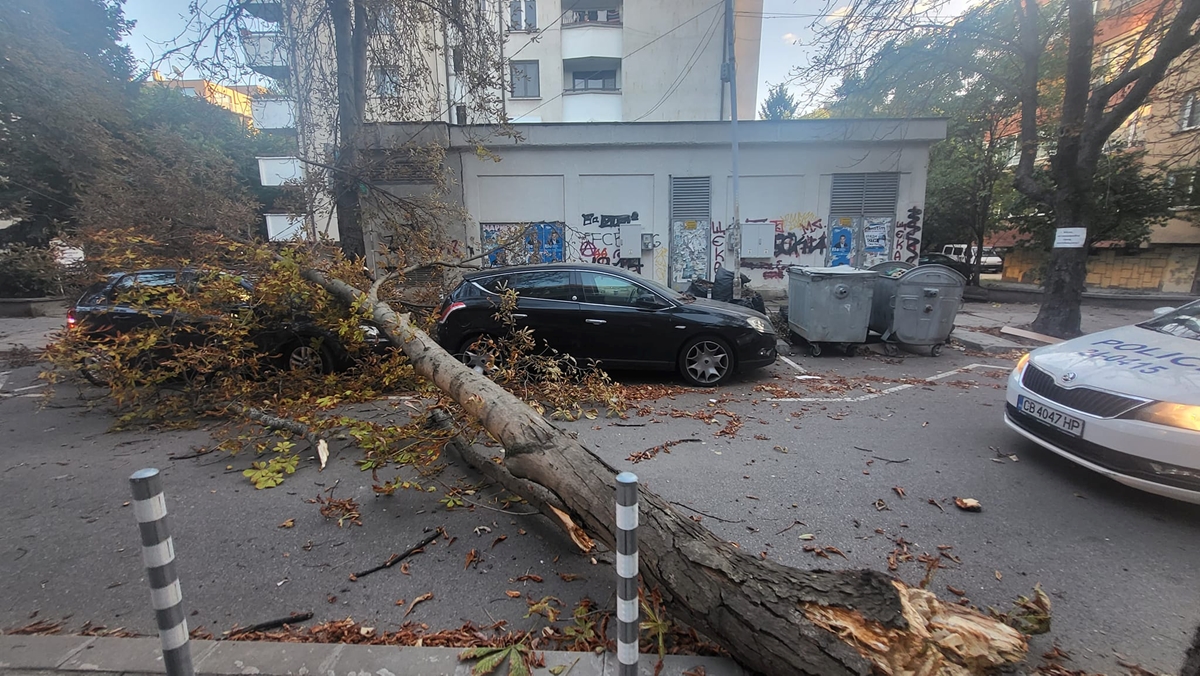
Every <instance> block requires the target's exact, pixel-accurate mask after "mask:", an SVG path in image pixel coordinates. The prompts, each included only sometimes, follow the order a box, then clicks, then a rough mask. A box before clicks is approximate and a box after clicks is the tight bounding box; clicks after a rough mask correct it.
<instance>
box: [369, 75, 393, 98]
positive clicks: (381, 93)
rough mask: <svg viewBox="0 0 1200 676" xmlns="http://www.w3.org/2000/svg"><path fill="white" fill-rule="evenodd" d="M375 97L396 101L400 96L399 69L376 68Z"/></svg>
mask: <svg viewBox="0 0 1200 676" xmlns="http://www.w3.org/2000/svg"><path fill="white" fill-rule="evenodd" d="M372 72H373V73H374V78H373V79H374V80H375V95H376V96H378V97H379V98H381V99H394V98H396V97H397V96H399V95H400V70H399V69H397V68H375V69H373V71H372Z"/></svg>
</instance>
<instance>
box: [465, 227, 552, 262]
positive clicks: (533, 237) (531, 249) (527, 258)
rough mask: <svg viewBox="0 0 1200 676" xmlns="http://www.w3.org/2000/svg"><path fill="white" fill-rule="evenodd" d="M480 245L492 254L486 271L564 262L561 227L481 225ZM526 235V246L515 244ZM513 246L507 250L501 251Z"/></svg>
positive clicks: (487, 259) (486, 260)
mask: <svg viewBox="0 0 1200 676" xmlns="http://www.w3.org/2000/svg"><path fill="white" fill-rule="evenodd" d="M479 231H480V242H481V244H482V246H483V249H484V251H489V252H490V253H489V254H488V255H487V256H486V257H485V259H484V267H489V268H500V267H505V266H508V265H526V264H530V263H556V262H560V261H562V260H563V254H564V244H563V242H564V239H563V236H564V232H563V224H562V223H531V224H525V223H480V224H479ZM522 231H525V236H524V237H525V242H524V246H522V245H521V244H520V243H519V242H513V240H514V238H519V237H520V236H521V232H522ZM509 242H513V244H512V245H511V246H508V247H506V248H498V247H501V246H503V245H504V244H506V243H509Z"/></svg>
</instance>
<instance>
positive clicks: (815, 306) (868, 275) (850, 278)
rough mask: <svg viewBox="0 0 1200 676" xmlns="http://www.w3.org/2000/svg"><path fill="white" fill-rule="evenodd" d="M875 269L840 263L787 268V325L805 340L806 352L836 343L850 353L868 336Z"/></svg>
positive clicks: (817, 353) (819, 350) (819, 349)
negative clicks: (826, 266) (856, 267)
mask: <svg viewBox="0 0 1200 676" xmlns="http://www.w3.org/2000/svg"><path fill="white" fill-rule="evenodd" d="M877 276H878V273H876V272H872V271H870V270H858V269H855V268H851V267H847V266H840V267H836V268H802V267H798V266H793V267H790V268H788V328H789V329H791V331H792V332H793V333H794V334H796V335H798V336H800V338H802V339H804V341H805V342H807V343H808V351H809V354H811V355H812V356H814V357H816V356H819V355H820V354H821V351H822V345H823V344H828V343H836V344H838V345H839V346H840V347H841V348H842V349H843V350H844V351H845V352H846V354H853V353H854V347H855V344H857V343H864V342H866V340H867V326H868V324H869V323H870V319H871V294H872V293H874V290H875V278H876V277H877Z"/></svg>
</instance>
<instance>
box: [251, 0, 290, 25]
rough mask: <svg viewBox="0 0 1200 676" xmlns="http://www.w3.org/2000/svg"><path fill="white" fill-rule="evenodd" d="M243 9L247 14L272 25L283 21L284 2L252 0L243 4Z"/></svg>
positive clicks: (279, 0)
mask: <svg viewBox="0 0 1200 676" xmlns="http://www.w3.org/2000/svg"><path fill="white" fill-rule="evenodd" d="M242 7H243V8H244V9H245V10H246V13H247V14H249V15H250V16H253V17H256V18H259V19H262V20H263V21H270V22H271V23H279V22H281V21H283V0H250V1H249V2H246V3H243V4H242Z"/></svg>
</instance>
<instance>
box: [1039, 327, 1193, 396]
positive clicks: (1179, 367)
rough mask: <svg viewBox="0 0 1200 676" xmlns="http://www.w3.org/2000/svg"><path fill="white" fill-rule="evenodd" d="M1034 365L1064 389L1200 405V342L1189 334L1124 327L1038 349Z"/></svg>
mask: <svg viewBox="0 0 1200 676" xmlns="http://www.w3.org/2000/svg"><path fill="white" fill-rule="evenodd" d="M1030 363H1031V364H1033V365H1035V366H1037V367H1038V368H1039V369H1041V370H1043V371H1045V372H1046V373H1049V374H1050V375H1051V376H1053V377H1054V382H1055V383H1057V384H1058V385H1060V386H1062V387H1067V388H1073V387H1090V388H1093V389H1097V390H1104V391H1106V392H1112V393H1114V394H1124V395H1129V396H1133V397H1142V398H1145V399H1152V400H1157V401H1170V402H1174V403H1177V404H1191V405H1200V341H1197V340H1192V339H1190V338H1180V337H1177V336H1172V335H1169V334H1166V333H1159V332H1158V331H1154V330H1151V329H1144V328H1142V327H1140V326H1123V327H1121V328H1119V329H1111V330H1109V331H1101V332H1099V333H1092V334H1089V335H1086V336H1083V337H1082V338H1076V339H1074V340H1068V341H1066V342H1063V343H1059V344H1057V345H1048V346H1046V347H1041V348H1038V349H1036V350H1034V351H1033V353H1032V354H1031V356H1030Z"/></svg>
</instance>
